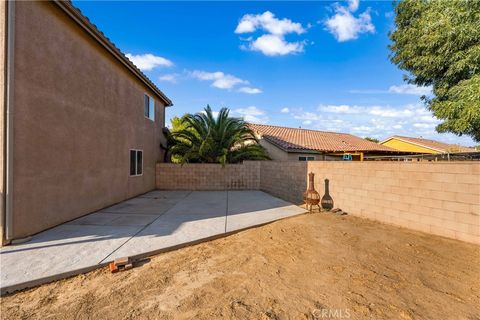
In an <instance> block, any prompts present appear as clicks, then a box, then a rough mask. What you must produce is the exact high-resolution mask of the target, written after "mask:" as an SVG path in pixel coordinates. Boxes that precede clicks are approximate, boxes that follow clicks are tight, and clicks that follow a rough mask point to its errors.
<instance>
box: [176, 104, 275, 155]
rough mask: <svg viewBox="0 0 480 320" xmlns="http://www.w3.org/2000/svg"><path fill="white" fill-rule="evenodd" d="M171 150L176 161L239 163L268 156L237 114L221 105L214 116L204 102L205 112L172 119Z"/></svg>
mask: <svg viewBox="0 0 480 320" xmlns="http://www.w3.org/2000/svg"><path fill="white" fill-rule="evenodd" d="M172 126H173V129H172V132H171V136H170V141H171V147H170V152H171V155H172V160H173V162H179V163H182V164H183V163H186V162H189V163H221V164H226V163H239V162H242V161H244V160H268V159H269V157H268V155H267V153H266V151H265V149H264V148H263V147H262V146H260V145H259V144H258V140H257V138H256V137H255V134H254V133H253V131H252V130H251V129H250V128H249V127H248V126H247V123H246V122H245V121H244V120H243V119H240V118H233V117H229V110H228V109H227V108H222V109H221V110H220V112H219V113H218V116H217V117H214V115H213V112H212V109H211V108H210V106H207V107H206V108H205V110H204V112H201V113H197V114H186V115H184V116H183V117H181V118H174V119H172Z"/></svg>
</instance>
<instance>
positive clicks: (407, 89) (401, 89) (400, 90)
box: [348, 84, 432, 96]
mask: <svg viewBox="0 0 480 320" xmlns="http://www.w3.org/2000/svg"><path fill="white" fill-rule="evenodd" d="M348 92H349V93H360V94H392V93H393V94H411V95H417V96H422V95H429V94H431V93H432V87H419V86H416V85H413V84H401V85H398V86H390V87H389V88H388V90H379V89H353V90H349V91H348Z"/></svg>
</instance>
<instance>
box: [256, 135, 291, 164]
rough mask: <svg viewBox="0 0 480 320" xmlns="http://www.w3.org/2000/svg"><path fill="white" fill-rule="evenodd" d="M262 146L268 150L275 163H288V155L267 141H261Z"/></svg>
mask: <svg viewBox="0 0 480 320" xmlns="http://www.w3.org/2000/svg"><path fill="white" fill-rule="evenodd" d="M259 141H260V145H261V146H262V147H264V148H265V150H267V153H268V155H269V156H270V158H271V159H272V160H275V161H288V153H287V152H286V151H284V150H282V149H280V148H279V147H277V146H275V145H273V144H272V143H270V142H268V141H266V140H265V139H260V140H259Z"/></svg>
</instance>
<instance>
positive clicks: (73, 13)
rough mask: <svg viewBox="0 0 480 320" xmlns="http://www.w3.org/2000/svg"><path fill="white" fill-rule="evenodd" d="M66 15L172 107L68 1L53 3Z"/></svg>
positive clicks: (144, 76) (159, 91)
mask: <svg viewBox="0 0 480 320" xmlns="http://www.w3.org/2000/svg"><path fill="white" fill-rule="evenodd" d="M54 3H55V4H56V5H57V6H58V7H59V8H61V9H62V10H63V11H64V12H65V13H66V14H68V15H69V16H70V18H72V19H73V20H74V21H75V22H76V23H77V24H78V25H80V26H81V27H82V28H83V29H84V30H85V31H86V32H87V33H89V34H90V36H92V37H93V38H94V39H95V40H96V41H97V42H98V43H100V44H101V45H102V46H103V47H104V48H105V49H106V50H107V51H109V52H110V53H111V54H112V55H113V56H114V57H115V58H116V59H117V60H118V61H120V62H121V63H122V64H123V65H124V66H125V67H126V68H127V69H128V70H129V71H130V72H132V73H133V74H134V75H135V76H136V77H137V78H139V79H140V80H141V81H142V82H143V83H144V84H145V85H146V86H147V87H148V88H149V89H150V90H152V91H153V92H154V93H155V94H156V95H157V96H158V97H159V98H161V99H162V101H163V102H165V107H170V106H173V103H172V100H170V99H169V98H168V97H167V96H166V95H165V94H164V93H163V92H162V91H161V90H160V89H159V88H157V86H155V85H154V84H153V82H152V81H151V80H150V79H148V78H147V76H146V75H145V74H143V73H142V72H141V71H140V70H139V69H138V68H137V67H136V66H135V65H134V64H133V63H132V62H131V61H130V60H129V59H128V58H127V57H126V56H125V55H124V54H123V53H122V52H121V51H120V49H118V48H117V47H115V46H114V45H113V43H112V42H111V41H109V40H108V39H107V38H106V37H105V36H104V35H103V34H102V33H101V32H100V31H99V30H98V29H97V28H96V27H95V26H94V25H93V24H92V23H90V21H88V19H87V18H86V17H85V16H84V15H83V14H81V13H80V11H79V10H78V9H77V8H75V7H74V6H73V5H72V4H71V3H70V2H69V1H54Z"/></svg>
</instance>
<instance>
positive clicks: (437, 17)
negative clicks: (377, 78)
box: [390, 0, 480, 141]
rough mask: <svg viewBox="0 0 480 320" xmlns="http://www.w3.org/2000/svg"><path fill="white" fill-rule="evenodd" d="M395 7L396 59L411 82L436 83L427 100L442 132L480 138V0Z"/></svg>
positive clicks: (406, 1) (415, 0)
mask: <svg viewBox="0 0 480 320" xmlns="http://www.w3.org/2000/svg"><path fill="white" fill-rule="evenodd" d="M395 12H396V18H395V26H396V28H395V30H394V31H393V32H392V33H391V34H390V38H391V40H392V44H391V45H390V49H391V50H392V54H391V56H390V58H391V60H392V62H393V63H395V64H397V65H398V66H399V67H400V68H401V69H403V70H406V71H408V73H409V75H408V76H406V77H405V80H407V81H408V82H409V83H411V84H415V85H418V86H432V88H433V95H432V96H431V97H425V96H424V97H422V99H423V100H424V101H425V103H426V105H427V107H428V109H430V110H431V111H432V112H433V115H434V116H435V117H437V118H438V119H440V120H443V122H442V123H440V124H439V125H438V126H437V128H436V129H437V131H438V132H452V133H455V134H457V135H463V134H466V135H470V136H472V138H473V139H474V140H476V141H480V1H478V0H445V1H440V0H438V1H429V0H402V1H399V2H397V3H396V6H395Z"/></svg>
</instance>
